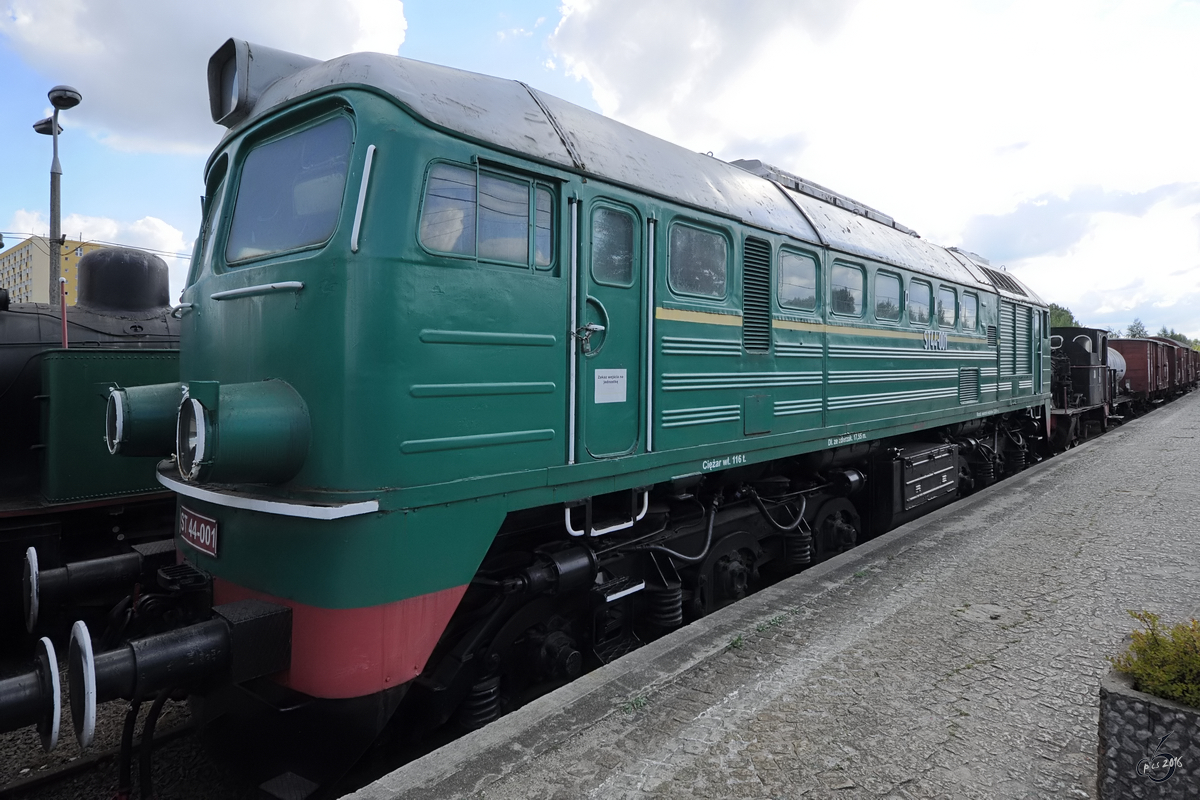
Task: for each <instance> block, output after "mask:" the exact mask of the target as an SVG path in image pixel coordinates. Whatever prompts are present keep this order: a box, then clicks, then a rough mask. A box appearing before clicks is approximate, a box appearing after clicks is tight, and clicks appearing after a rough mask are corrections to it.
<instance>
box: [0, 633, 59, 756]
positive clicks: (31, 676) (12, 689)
mask: <svg viewBox="0 0 1200 800" xmlns="http://www.w3.org/2000/svg"><path fill="white" fill-rule="evenodd" d="M61 718H62V691H61V689H60V687H59V683H58V657H57V656H56V655H55V653H54V645H53V644H51V643H50V640H49V639H47V638H45V637H42V639H41V640H40V641H39V642H38V653H37V661H36V666H35V668H34V669H33V671H32V672H27V673H25V674H24V675H17V676H16V677H13V678H6V679H4V680H0V733H7V732H9V731H15V730H17V729H19V728H24V727H25V726H26V725H34V724H36V725H37V730H38V733H39V734H41V737H42V749H43V750H45V751H46V752H47V753H48V752H50V751H51V750H53V749H54V746H55V745H56V744H58V724H59V720H60V719H61Z"/></svg>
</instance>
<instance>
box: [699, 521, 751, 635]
mask: <svg viewBox="0 0 1200 800" xmlns="http://www.w3.org/2000/svg"><path fill="white" fill-rule="evenodd" d="M761 559H762V545H760V544H759V543H758V539H756V538H755V537H754V536H753V535H751V534H750V533H748V532H746V531H735V532H733V533H730V534H727V535H726V536H724V537H722V538H721V539H720V540H718V541H717V543H716V544H714V545H713V546H712V549H711V550H710V551H709V553H708V557H707V558H705V559H704V562H703V563H702V564H701V565H700V569H699V572H698V574H697V587H696V588H697V590H698V591H697V592H696V595H695V598H694V600H693V613H694V615H695V616H696V617H702V616H704V615H705V614H709V613H712V612H713V611H716V610H717V609H718V608H721V607H722V606H726V605H728V604H730V603H732V602H734V601H735V600H739V599H741V598H742V597H744V596H745V595H746V592H747V590H748V589H749V587H750V586H751V585H752V584H754V583H755V582H757V581H758V565H759V563H760V561H761Z"/></svg>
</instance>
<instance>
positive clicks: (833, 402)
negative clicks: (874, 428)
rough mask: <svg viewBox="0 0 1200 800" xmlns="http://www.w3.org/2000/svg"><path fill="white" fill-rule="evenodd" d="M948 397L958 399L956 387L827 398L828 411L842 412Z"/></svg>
mask: <svg viewBox="0 0 1200 800" xmlns="http://www.w3.org/2000/svg"><path fill="white" fill-rule="evenodd" d="M949 397H958V387H957V386H952V387H949V388H946V389H914V390H911V391H905V392H880V393H878V394H852V395H849V396H847V397H831V398H829V410H830V411H843V410H845V409H847V408H865V407H867V406H881V405H890V404H892V403H909V402H917V401H920V400H940V399H943V398H949Z"/></svg>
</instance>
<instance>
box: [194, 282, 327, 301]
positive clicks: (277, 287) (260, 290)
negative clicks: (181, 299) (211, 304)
mask: <svg viewBox="0 0 1200 800" xmlns="http://www.w3.org/2000/svg"><path fill="white" fill-rule="evenodd" d="M303 288H304V284H303V283H302V282H301V281H281V282H280V283H260V284H259V285H257V286H244V287H242V288H241V289H226V290H225V291H223V292H213V293H212V294H210V295H209V299H211V300H232V299H233V298H235V297H251V296H253V295H259V294H272V293H274V292H298V291H300V290H301V289H303Z"/></svg>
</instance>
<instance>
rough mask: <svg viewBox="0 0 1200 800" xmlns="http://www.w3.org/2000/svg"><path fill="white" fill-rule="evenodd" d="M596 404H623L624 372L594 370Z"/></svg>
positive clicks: (617, 370)
mask: <svg viewBox="0 0 1200 800" xmlns="http://www.w3.org/2000/svg"><path fill="white" fill-rule="evenodd" d="M596 402H597V403H624V402H625V370H623V369H598V370H596Z"/></svg>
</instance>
